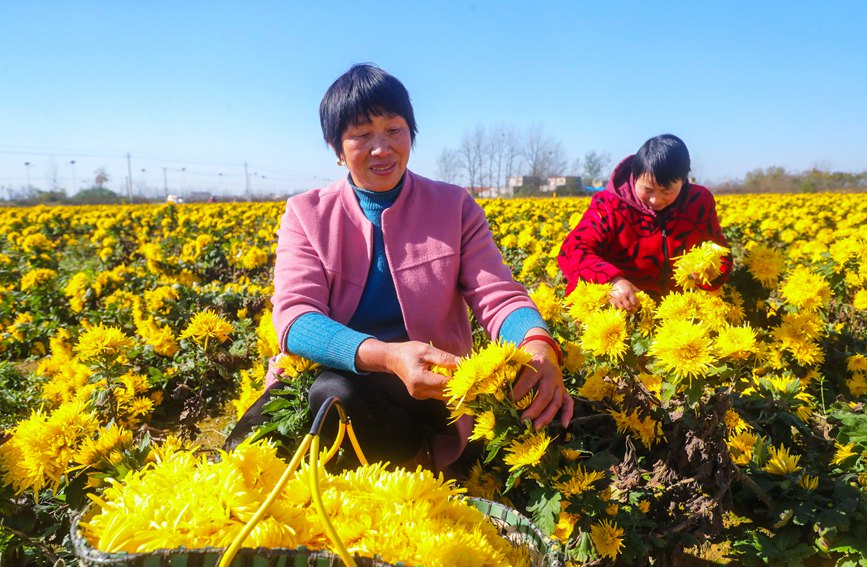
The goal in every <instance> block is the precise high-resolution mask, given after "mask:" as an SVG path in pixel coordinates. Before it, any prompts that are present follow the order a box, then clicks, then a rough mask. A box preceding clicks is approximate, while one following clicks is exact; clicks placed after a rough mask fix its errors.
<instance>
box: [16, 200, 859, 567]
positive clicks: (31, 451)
mask: <svg viewBox="0 0 867 567" xmlns="http://www.w3.org/2000/svg"><path fill="white" fill-rule="evenodd" d="M717 202H718V213H719V218H720V222H721V225H722V227H723V231H724V233H725V235H726V237H727V239H728V241H729V245H730V246H731V250H732V253H733V255H734V271H733V273H732V276H731V278H730V280H729V283H728V284H727V285H726V286H724V287H723V289H722V290H721V291H720V292H719V293H713V294H711V293H707V292H703V291H701V290H687V291H684V292H682V293H672V294H669V295H668V296H666V297H663V298H661V299H659V300H658V301H653V300H651V299H650V298H649V297H645V298H643V301H642V305H641V309H639V310H638V311H637V312H635V313H633V314H629V313H626V312H624V311H620V310H616V309H613V308H612V307H610V306H609V304H608V302H607V297H608V293H609V291H610V287H609V286H605V285H595V284H585V285H579V286H578V287H577V288H576V290H575V292H573V294H572V295H570V297H568V298H566V297H564V296H563V288H564V285H563V281H562V276H561V275H560V273H559V270H558V267H557V262H556V256H557V253H558V251H559V247H560V243H561V242H562V240H563V238H564V237H565V236H566V234H567V233H568V231H569V230H570V228H571V227H572V226H574V225H575V224H576V223H577V222H578V220H579V219H580V217H581V214H582V213H583V211H584V210H585V209H586V207H587V204H588V199H586V198H557V199H544V200H543V199H538V200H532V199H526V200H520V199H519V200H507V201H503V200H497V201H483V202H482V206H483V207H484V208H485V210H486V212H487V215H488V220H489V222H490V224H491V229H492V231H493V233H494V237H495V239H496V240H497V242H498V244H499V246H500V249H501V250H502V251H503V255H504V258H505V260H506V262H507V264H508V265H509V266H510V267H511V268H512V270H513V273H514V274H515V277H516V278H517V279H518V280H520V281H522V282H523V283H524V284H525V285H526V286H527V287H528V289H530V290H531V292H532V295H533V298H534V300H535V301H536V303H537V305H538V306H539V307H540V310H541V312H542V315H543V316H544V317H545V319H546V321H547V322H548V324H549V327H550V328H551V330H552V332H553V334H554V335H555V337H556V338H557V339H558V341H560V343H561V344H562V345H563V350H564V354H565V355H566V357H565V358H566V360H565V369H564V376H565V379H566V384H567V387H568V388H569V389H570V390H571V392H572V394H573V396H574V397H575V399H576V415H575V418H574V419H573V421H572V423H571V424H570V425H569V427H568V428H566V429H563V428H561V427H560V426H551V427H549V428H548V429H547V430H545V431H540V432H536V431H533V430H532V429H528V428H527V426H526V425H525V424H522V423H521V422H520V420H519V418H518V414H519V412H520V408H521V407H524V404H527V403H529V401H528V400H520V401H518V402H512V401H511V397H510V396H509V395H508V394H509V389H510V387H511V381H512V379H513V378H514V376H515V372H516V371H517V370H518V369H520V367H521V365H523V364H526V361H527V358H525V357H524V355H523V353H522V352H521V351H519V350H516V349H515V348H514V347H513V346H512V345H508V344H505V345H503V344H497V343H489V342H488V341H487V340H486V339H485V338H484V337H483V336H482V335H481V333H476V334H475V336H476V338H477V344H476V347H477V348H476V351H475V353H474V355H473V356H472V357H469V358H467V359H465V360H464V361H463V362H462V363H461V365H460V366H459V368H458V369H457V370H456V371H455V372H454V376H453V378H452V380H451V381H450V383H449V388H448V391H447V395H448V396H449V404H450V407H451V409H452V412H453V414H454V415H455V416H458V415H463V414H469V415H473V416H474V417H475V428H474V431H473V439H474V441H475V442H474V450H475V451H476V453H477V455H478V461H477V462H476V463H475V464H473V465H472V468H471V472H470V475H469V477H468V478H467V479H466V481H464V482H463V483H461V485H462V488H463V489H465V490H466V492H467V493H468V494H471V495H475V496H480V497H483V498H488V499H491V500H496V501H501V502H504V503H507V504H508V505H510V506H512V507H515V508H517V509H519V510H521V511H522V512H524V513H525V514H526V515H528V516H529V517H532V518H533V520H534V522H535V523H536V525H538V526H539V527H540V528H541V529H542V530H544V531H546V532H547V533H549V534H551V535H552V536H554V537H555V538H556V539H558V540H559V541H560V542H562V544H563V546H564V549H565V552H566V557H567V560H568V561H570V562H571V563H572V564H575V565H584V564H586V565H603V564H630V565H642V564H648V562H649V561H650V559H651V558H652V559H653V560H654V561H656V563H655V564H682V563H684V562H685V561H686V560H687V559H688V558H692V557H697V558H702V559H704V560H708V561H712V562H717V563H723V564H724V563H732V564H746V565H752V564H771V565H799V564H810V565H817V564H823V565H824V564H827V565H834V564H837V565H867V492H865V491H867V415H865V408H864V401H865V397H864V396H865V394H867V199H865V198H864V196H863V195H846V194H833V195H832V194H811V195H761V196H757V195H747V196H722V197H719V198H718V199H717ZM282 212H283V204H282V203H255V204H202V205H161V206H147V205H141V206H111V207H109V206H104V207H103V206H96V207H58V208H50V207H35V208H28V209H23V208H7V209H0V429H2V430H3V433H2V437H0V513H2V520H0V566H2V567H5V566H6V565H21V564H25V563H29V564H40V563H42V564H50V563H51V562H53V561H55V560H56V559H58V558H61V559H64V560H65V561H67V564H71V562H73V561H74V558H73V557H72V555H71V548H70V542H69V537H68V532H69V521H70V515H71V512H72V511H75V510H80V509H81V508H82V507H84V506H85V505H87V504H88V503H90V502H96V503H99V502H100V501H103V500H102V499H103V498H104V497H105V494H106V493H109V494H116V493H117V491H118V490H119V488H118V487H120V486H125V485H124V484H122V483H124V482H126V481H127V480H128V479H136V478H139V476H138V475H140V473H141V471H143V470H152V469H155V468H157V467H158V465H159V464H160V463H161V462H162V461H163V460H165V456H166V455H170V454H181V455H184V454H186V455H192V454H193V453H196V452H198V453H201V454H202V455H209V456H214V455H215V454H216V451H215V449H218V448H219V447H214V446H212V445H213V443H212V442H211V441H208V440H207V439H209V438H207V437H205V436H203V435H202V432H203V428H205V427H206V425H205V424H208V425H207V427H213V424H214V423H217V424H219V428H220V432H221V433H222V434H223V435H225V434H226V433H227V431H228V429H229V428H230V427H231V425H232V423H233V421H234V419H236V418H237V416H240V415H241V414H242V413H243V412H244V410H245V409H246V408H247V407H248V406H249V404H250V403H252V401H253V400H255V399H256V398H257V397H258V393H259V392H260V390H261V387H262V382H263V378H264V373H265V367H266V361H267V359H268V358H269V357H271V356H273V355H274V354H276V352H277V346H276V336H275V333H274V330H273V328H272V326H271V323H270V310H269V309H270V304H269V297H270V295H271V292H272V284H271V266H272V265H273V261H274V248H275V242H274V233H275V230H276V228H277V223H278V222H279V218H280V215H281V214H282ZM715 261H718V251H714V250H709V249H705V248H704V247H700V248H696V249H694V250H693V251H691V252H690V253H688V254H686V255H684V256H683V257H682V258H679V259H678V260H677V262H678V268H677V272H676V273H681V274H684V279H683V281H684V282H687V281H688V279H687V278H686V277H685V275H688V274H692V273H697V274H712V272H713V269H714V262H715ZM283 365H284V367H285V368H286V370H287V371H286V373H285V374H284V376H285V377H286V382H287V383H286V387H285V397H284V398H283V399H281V400H279V402H278V403H273V404H272V406H271V407H270V408H269V411H271V412H272V414H273V417H274V419H273V423H272V425H271V428H272V429H274V430H276V432H279V434H280V438H281V439H282V440H283V443H284V444H286V445H290V447H287V449H289V450H290V451H291V449H293V448H294V447H291V445H292V442H293V440H294V441H297V440H299V439H300V437H302V436H303V435H304V433H306V431H307V430H308V429H309V423H310V416H309V415H308V414H307V412H306V403H305V400H304V392H305V390H306V388H307V387H309V384H310V380H312V378H313V376H314V375H315V371H316V370H315V368H311V367H310V365H309V364H305V361H301V360H293V359H291V358H287V359H286V360H284V361H283ZM247 451H251V452H250V453H249V454H254V455H255V454H264V453H262V451H264V449H255V450H251V449H247ZM255 451H259V453H256V452H255ZM269 455H270V454H269ZM262 459H263V460H267V462H269V463H272V467H279V466H281V465H280V461H278V460H277V459H276V458H272V456H268V459H265V458H264V457H262ZM242 460H243V458H242V457H241V456H238V457H236V458H235V461H237V462H241V461H242ZM198 461H201V457H197V458H196V459H192V458H190V459H188V460H187V461H184V462H185V463H186V465H187V467H188V470H190V471H191V470H193V468H195V466H194V465H195V462H198ZM211 461H213V459H211ZM223 461H227V459H226V458H225V456H224V459H223ZM179 462H180V461H179ZM200 464H203V463H200ZM241 469H242V470H245V469H244V468H243V466H242V467H241ZM266 472H267V474H268V475H271V476H273V473H274V471H273V470H269V471H266ZM178 474H181V473H178ZM189 474H193V473H192V472H190V473H189ZM262 474H265V473H262ZM279 474H280V471H277V476H279ZM175 480H176V483H175V484H171V483H167V488H166V490H169V491H170V490H171V486H175V485H176V486H180V483H181V482H182V480H183V479H181V478H177V479H175ZM119 483H120V484H119ZM169 496H170V495H168V494H167V497H166V500H167V501H168V500H171V499H170V498H169ZM198 496H200V497H201V498H202V499H203V501H202V502H203V503H202V504H201V505H200V506H199V508H200V509H203V510H204V509H209V510H212V509H217V508H214V506H216V505H213V506H211V507H210V508H209V506H210V504H207V503H205V502H204V499H206V498H207V497H208V496H209V495H208V494H201V495H198ZM210 496H213V495H210ZM148 502H152V505H153V506H154V507H157V506H161V505H162V504H160V503H158V502H159V499H158V498H156V497H154V498H152V499H151V500H148ZM211 504H213V503H211ZM240 505H241V504H239V506H240ZM246 505H247V506H249V503H247V504H246ZM225 506H228V505H225ZM179 513H181V512H179ZM183 513H185V514H195V511H189V510H184V511H183ZM140 514H141V515H140V517H135V518H131V521H132V520H136V521H144V520H147V519H148V518H151V519H152V518H155V517H160V514H159V513H157V512H156V511H154V510H141V511H140ZM127 515H129V514H127ZM193 519H197V518H193ZM148 521H150V520H148ZM194 524H195V522H192V523H191V524H190V525H194ZM130 525H133V524H130ZM170 525H171V524H170V523H169V524H167V526H170ZM195 525H199V524H195ZM115 528H116V529H120V528H117V526H115ZM170 529H171V528H170V527H166V530H170ZM270 529H271V530H272V531H271V532H267V533H265V535H263V541H270V540H268V537H271V536H273V537H276V536H275V535H274V534H277V533H279V532H280V530H279V528H278V527H277V526H271V528H270ZM118 533H120V532H118ZM171 535H172V534H164V535H163V537H164V538H165V539H164V540H163V541H171V542H175V543H176V542H177V541H178V540H176V539H172V537H170V536H171ZM195 535H196V536H198V535H201V534H195ZM382 539H383V541H385V540H386V539H387V538H382ZM381 545H386V544H381ZM389 551H393V550H389ZM450 552H451V553H455V554H456V555H455V556H459V555H460V552H459V551H456V550H455V549H453V548H452V549H451V551H450Z"/></svg>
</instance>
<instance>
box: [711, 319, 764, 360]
mask: <svg viewBox="0 0 867 567" xmlns="http://www.w3.org/2000/svg"><path fill="white" fill-rule="evenodd" d="M715 342H716V349H717V353H718V355H719V357H720V358H726V357H731V358H734V359H736V360H743V359H745V358H747V357H748V356H750V355H751V354H753V353H755V351H756V332H755V331H754V330H753V328H752V327H750V325H749V323H745V324H744V325H742V326H740V327H732V326H731V325H726V326H725V327H724V328H722V329H720V330H719V331H718V332H717V336H716V341H715Z"/></svg>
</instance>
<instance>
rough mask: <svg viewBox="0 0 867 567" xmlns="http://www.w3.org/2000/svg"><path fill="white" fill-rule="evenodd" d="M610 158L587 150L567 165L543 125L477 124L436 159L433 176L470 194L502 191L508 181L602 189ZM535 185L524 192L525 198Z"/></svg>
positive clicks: (560, 146)
mask: <svg viewBox="0 0 867 567" xmlns="http://www.w3.org/2000/svg"><path fill="white" fill-rule="evenodd" d="M610 163H611V156H610V155H609V154H608V153H606V152H597V151H595V150H591V151H589V152H587V153H586V154H584V156H583V157H580V158H575V159H574V160H572V161H570V160H569V158H568V156H567V154H566V150H565V149H564V147H563V143H562V141H560V140H558V139H557V138H555V137H553V136H550V135H548V134H547V133H545V131H544V129H543V128H542V127H541V126H531V127H529V128H527V129H525V130H518V129H517V128H515V127H513V126H506V125H497V126H492V127H488V126H485V125H482V124H479V125H477V126H476V127H475V128H474V129H473V130H470V131H468V132H465V133H464V135H463V137H462V138H461V141H460V144H459V145H458V147H456V148H445V149H444V150H442V152H440V154H439V157H438V159H437V177H438V178H439V179H442V180H444V181H447V182H450V183H454V184H456V185H461V186H464V187H466V188H468V189H469V190H471V191H475V190H478V189H480V188H488V187H505V186H506V184H507V181H508V179H509V178H510V177H518V176H523V177H527V178H533V179H546V178H548V177H551V176H570V177H579V178H580V179H581V184H582V185H584V186H587V185H593V186H599V185H602V184H604V182H605V180H606V178H607V176H608V166H609V165H610ZM582 188H583V187H582ZM534 189H535V192H538V189H539V188H538V186H535V187H534V186H530V187H524V190H525V194H533V193H534Z"/></svg>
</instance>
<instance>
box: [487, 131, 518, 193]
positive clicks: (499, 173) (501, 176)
mask: <svg viewBox="0 0 867 567" xmlns="http://www.w3.org/2000/svg"><path fill="white" fill-rule="evenodd" d="M484 147H485V152H484V154H483V162H484V164H485V170H486V172H487V181H488V183H487V184H488V185H490V186H493V187H503V186H505V185H506V180H507V179H508V178H509V177H511V176H512V175H514V174H515V172H516V171H517V169H518V166H519V165H520V161H521V152H520V150H519V147H518V137H517V135H516V134H515V130H514V128H512V127H509V126H504V125H498V126H496V127H494V129H493V130H491V132H490V133H489V134H488V138H487V142H486V144H485V146H484Z"/></svg>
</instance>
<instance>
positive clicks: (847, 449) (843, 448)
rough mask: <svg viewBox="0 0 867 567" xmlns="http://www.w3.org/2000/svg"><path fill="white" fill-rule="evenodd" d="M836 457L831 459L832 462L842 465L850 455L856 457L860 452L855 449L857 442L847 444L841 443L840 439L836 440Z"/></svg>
mask: <svg viewBox="0 0 867 567" xmlns="http://www.w3.org/2000/svg"><path fill="white" fill-rule="evenodd" d="M834 448H835V451H834V458H833V459H831V464H834V465H837V466H840V465H842V464H843V463H844V462H845V461H846V460H847V459H849V457H854V456H856V455H858V452H856V451H853V449H854V448H855V443H847V444H845V445H840V442H839V441H835V442H834Z"/></svg>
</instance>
